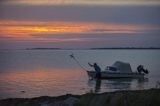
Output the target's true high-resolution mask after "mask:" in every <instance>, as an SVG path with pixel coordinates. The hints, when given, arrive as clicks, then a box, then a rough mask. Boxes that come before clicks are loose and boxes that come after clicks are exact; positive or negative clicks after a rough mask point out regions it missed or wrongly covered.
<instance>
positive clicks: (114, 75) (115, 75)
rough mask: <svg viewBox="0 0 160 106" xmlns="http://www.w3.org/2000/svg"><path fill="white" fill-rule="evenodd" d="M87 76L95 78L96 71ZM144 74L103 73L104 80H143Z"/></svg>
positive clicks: (88, 72) (89, 72)
mask: <svg viewBox="0 0 160 106" xmlns="http://www.w3.org/2000/svg"><path fill="white" fill-rule="evenodd" d="M87 74H88V76H89V77H91V78H95V76H96V72H95V71H87ZM143 77H144V74H142V73H137V72H132V73H112V72H107V71H102V72H101V78H102V79H110V78H143Z"/></svg>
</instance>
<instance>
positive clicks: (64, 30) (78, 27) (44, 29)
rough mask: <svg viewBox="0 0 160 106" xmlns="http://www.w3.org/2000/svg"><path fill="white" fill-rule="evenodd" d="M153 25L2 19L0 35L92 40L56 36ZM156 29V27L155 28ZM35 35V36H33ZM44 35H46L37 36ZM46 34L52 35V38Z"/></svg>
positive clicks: (140, 29) (137, 30)
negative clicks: (58, 36)
mask: <svg viewBox="0 0 160 106" xmlns="http://www.w3.org/2000/svg"><path fill="white" fill-rule="evenodd" d="M151 28H153V27H146V26H139V25H124V24H103V23H85V22H83V23H82V22H38V21H12V20H9V21H0V32H1V33H0V37H6V38H7V37H8V38H12V39H14V40H19V41H25V40H34V41H55V42H62V41H90V40H96V39H95V38H85V37H83V38H78V37H77V38H76V37H75V38H54V35H56V36H57V35H59V34H67V35H69V34H79V35H80V34H81V35H82V36H83V34H114V33H123V34H130V33H142V32H143V31H144V30H146V29H151ZM154 29H156V27H155V28H154ZM33 35H34V36H33ZM36 35H43V36H44V37H36ZM45 35H52V37H51V38H48V37H45Z"/></svg>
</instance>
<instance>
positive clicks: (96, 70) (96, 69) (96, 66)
mask: <svg viewBox="0 0 160 106" xmlns="http://www.w3.org/2000/svg"><path fill="white" fill-rule="evenodd" d="M88 64H89V66H91V67H93V68H94V70H95V72H96V76H95V78H98V79H100V78H101V68H100V66H98V65H97V63H94V64H93V65H92V64H90V63H88Z"/></svg>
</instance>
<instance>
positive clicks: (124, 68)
mask: <svg viewBox="0 0 160 106" xmlns="http://www.w3.org/2000/svg"><path fill="white" fill-rule="evenodd" d="M137 69H138V70H137V71H136V72H133V71H132V69H131V66H130V64H129V63H125V62H121V61H116V62H115V63H114V64H113V65H112V66H107V67H106V69H105V70H103V71H101V79H110V78H144V76H145V75H146V74H148V70H145V69H143V66H142V65H140V68H137ZM87 74H88V76H89V77H90V78H95V76H96V72H95V71H93V70H91V71H87Z"/></svg>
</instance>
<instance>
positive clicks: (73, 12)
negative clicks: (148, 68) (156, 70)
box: [0, 0, 160, 49]
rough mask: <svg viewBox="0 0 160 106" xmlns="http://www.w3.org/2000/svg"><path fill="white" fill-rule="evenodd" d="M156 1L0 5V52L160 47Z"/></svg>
mask: <svg viewBox="0 0 160 106" xmlns="http://www.w3.org/2000/svg"><path fill="white" fill-rule="evenodd" d="M159 11H160V1H159V0H114V1H113V0H1V1H0V49H24V48H35V47H52V48H54V47H56V48H95V47H160V13H159Z"/></svg>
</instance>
